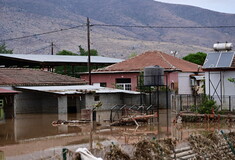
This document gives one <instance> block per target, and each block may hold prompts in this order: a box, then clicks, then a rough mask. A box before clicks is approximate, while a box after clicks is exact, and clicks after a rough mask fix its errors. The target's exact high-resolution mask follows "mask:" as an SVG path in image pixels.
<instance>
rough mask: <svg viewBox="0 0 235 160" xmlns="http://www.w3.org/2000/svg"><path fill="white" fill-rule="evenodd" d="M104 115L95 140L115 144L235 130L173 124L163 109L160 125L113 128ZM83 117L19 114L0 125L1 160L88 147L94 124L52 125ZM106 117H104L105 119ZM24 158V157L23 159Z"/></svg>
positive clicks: (220, 125) (212, 125) (100, 116)
mask: <svg viewBox="0 0 235 160" xmlns="http://www.w3.org/2000/svg"><path fill="white" fill-rule="evenodd" d="M104 115H105V113H101V114H98V116H97V119H98V121H99V122H100V123H101V126H99V127H97V128H96V130H94V131H93V132H92V135H93V136H92V138H93V140H95V141H96V142H97V140H98V141H105V140H106V141H115V142H119V143H122V144H131V143H135V142H137V141H139V140H140V139H141V138H143V137H150V138H165V137H171V138H176V139H178V140H182V141H183V140H184V139H185V138H187V137H188V136H190V135H191V134H194V133H199V132H208V131H215V130H220V129H224V130H233V129H234V128H235V127H234V125H233V124H226V123H196V124H195V123H182V124H175V123H172V122H173V119H174V118H175V115H174V114H173V113H171V112H170V111H169V112H168V115H167V112H166V110H162V111H161V112H160V116H159V122H158V120H157V119H154V120H153V121H151V123H149V124H145V125H141V126H139V127H138V126H122V127H110V126H109V123H108V122H105V121H104V120H105V119H107V117H105V116H104ZM80 117H81V115H80V114H68V115H57V114H20V115H17V117H16V118H14V119H7V120H4V121H1V122H0V158H1V156H3V155H4V157H5V158H6V159H18V158H17V156H20V155H23V154H31V153H33V152H36V151H39V150H46V149H48V148H55V147H59V148H63V146H69V145H82V144H86V145H84V147H87V148H89V147H91V146H89V142H90V140H91V139H90V138H91V136H89V135H90V133H91V128H90V127H91V125H90V123H88V124H83V125H79V126H78V125H74V126H68V125H60V126H53V125H52V122H53V121H55V120H59V119H60V120H78V119H80ZM103 117H105V118H103ZM22 159H24V158H22Z"/></svg>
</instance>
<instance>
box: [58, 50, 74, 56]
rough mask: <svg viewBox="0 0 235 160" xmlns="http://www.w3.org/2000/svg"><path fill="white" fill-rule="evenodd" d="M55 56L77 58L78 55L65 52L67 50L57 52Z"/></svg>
mask: <svg viewBox="0 0 235 160" xmlns="http://www.w3.org/2000/svg"><path fill="white" fill-rule="evenodd" d="M56 55H69V56H78V54H76V53H73V52H71V51H67V50H62V51H59V52H58V53H56Z"/></svg>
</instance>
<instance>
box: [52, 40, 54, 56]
mask: <svg viewBox="0 0 235 160" xmlns="http://www.w3.org/2000/svg"><path fill="white" fill-rule="evenodd" d="M51 55H54V43H53V42H51Z"/></svg>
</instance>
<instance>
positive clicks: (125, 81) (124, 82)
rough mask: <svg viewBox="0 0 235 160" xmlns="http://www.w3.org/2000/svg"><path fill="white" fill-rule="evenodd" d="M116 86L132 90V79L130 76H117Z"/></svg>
mask: <svg viewBox="0 0 235 160" xmlns="http://www.w3.org/2000/svg"><path fill="white" fill-rule="evenodd" d="M116 88H117V89H123V90H131V79H130V78H117V79H116Z"/></svg>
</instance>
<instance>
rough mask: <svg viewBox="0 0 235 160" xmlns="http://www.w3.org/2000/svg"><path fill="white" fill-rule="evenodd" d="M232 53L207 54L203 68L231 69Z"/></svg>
mask: <svg viewBox="0 0 235 160" xmlns="http://www.w3.org/2000/svg"><path fill="white" fill-rule="evenodd" d="M233 58H234V52H214V53H208V54H207V57H206V60H205V62H204V65H203V68H226V67H231V65H232V61H233Z"/></svg>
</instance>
